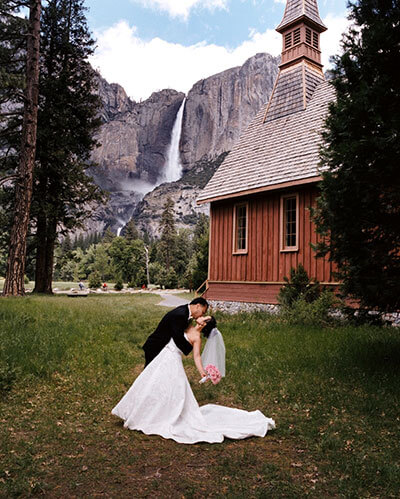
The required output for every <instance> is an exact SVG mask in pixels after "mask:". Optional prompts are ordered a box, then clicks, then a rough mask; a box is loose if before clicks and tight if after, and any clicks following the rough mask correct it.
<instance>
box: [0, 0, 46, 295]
mask: <svg viewBox="0 0 400 499" xmlns="http://www.w3.org/2000/svg"><path fill="white" fill-rule="evenodd" d="M41 8H42V5H41V1H40V0H30V2H29V28H28V36H27V37H26V38H27V43H26V83H25V90H24V114H23V120H22V131H21V145H20V149H19V157H18V168H17V172H16V189H15V204H14V214H13V223H12V227H11V235H10V249H9V253H8V260H7V270H6V280H5V283H4V289H3V294H4V295H5V296H22V295H24V294H25V283H24V278H25V263H26V247H27V236H28V226H29V216H30V208H31V200H32V187H33V168H34V165H35V154H36V134H37V122H38V120H37V115H38V83H39V51H40V47H39V46H40V43H39V42H40V13H41ZM17 36H18V34H17ZM21 56H22V54H21ZM2 76H4V75H2ZM5 79H6V80H7V81H8V82H9V81H10V79H9V77H7V76H6V77H5Z"/></svg>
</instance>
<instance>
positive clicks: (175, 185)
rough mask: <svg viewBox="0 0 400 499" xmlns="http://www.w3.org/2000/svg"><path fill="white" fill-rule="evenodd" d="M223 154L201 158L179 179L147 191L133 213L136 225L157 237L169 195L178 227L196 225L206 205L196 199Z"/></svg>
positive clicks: (206, 207)
mask: <svg viewBox="0 0 400 499" xmlns="http://www.w3.org/2000/svg"><path fill="white" fill-rule="evenodd" d="M226 155H227V153H222V154H220V155H219V156H218V157H217V158H216V159H214V160H206V159H203V160H200V161H198V162H197V163H195V164H194V165H192V168H191V169H190V170H188V171H187V172H185V173H184V174H183V176H182V178H181V179H179V180H177V181H176V182H169V183H165V184H161V185H159V186H158V187H156V188H155V189H154V190H153V191H152V192H150V193H148V194H146V195H145V196H144V198H143V200H142V201H140V202H139V203H138V205H137V207H136V209H135V211H134V213H133V218H134V220H135V222H136V226H137V228H138V229H139V230H141V231H142V232H147V233H148V234H149V236H150V237H152V238H157V237H159V235H160V231H159V223H160V220H161V215H162V212H163V211H164V206H165V203H166V201H167V199H168V198H171V199H172V201H173V202H174V203H175V219H176V227H177V228H178V229H180V228H187V227H191V226H193V225H195V224H196V222H197V219H198V216H199V214H200V213H204V214H206V215H208V214H209V206H208V205H207V204H205V205H201V206H198V205H197V203H196V200H197V197H198V196H199V194H200V192H201V190H202V189H203V187H204V186H205V185H206V184H207V182H208V181H209V180H210V178H211V177H212V175H213V174H214V172H215V171H216V169H217V168H218V167H219V165H220V164H221V163H222V161H223V160H224V159H225V157H226Z"/></svg>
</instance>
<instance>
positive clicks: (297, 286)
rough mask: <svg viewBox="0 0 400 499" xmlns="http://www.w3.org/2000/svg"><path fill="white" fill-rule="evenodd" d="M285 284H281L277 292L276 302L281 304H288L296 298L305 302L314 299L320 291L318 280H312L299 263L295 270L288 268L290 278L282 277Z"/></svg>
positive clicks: (310, 301)
mask: <svg viewBox="0 0 400 499" xmlns="http://www.w3.org/2000/svg"><path fill="white" fill-rule="evenodd" d="M283 279H284V281H285V282H286V284H284V285H283V286H282V288H281V289H280V291H279V294H278V302H279V304H280V305H283V306H290V305H292V304H293V303H294V302H295V301H296V300H299V299H303V300H304V301H305V302H306V303H312V302H313V301H315V300H316V299H317V298H318V296H319V295H320V293H321V285H320V284H319V282H318V281H315V282H312V280H311V279H310V278H309V277H308V274H307V272H306V270H305V268H304V267H303V265H302V264H301V263H300V264H299V266H298V267H297V270H296V269H294V268H293V267H292V268H291V269H290V278H289V279H288V278H287V277H286V276H285V277H284V278H283Z"/></svg>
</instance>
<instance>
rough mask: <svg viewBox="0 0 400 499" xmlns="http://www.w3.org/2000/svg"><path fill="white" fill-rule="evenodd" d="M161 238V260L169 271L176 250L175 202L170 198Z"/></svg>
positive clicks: (165, 211)
mask: <svg viewBox="0 0 400 499" xmlns="http://www.w3.org/2000/svg"><path fill="white" fill-rule="evenodd" d="M160 229H161V238H160V243H159V251H160V254H161V259H162V260H163V263H164V264H165V268H166V270H167V271H168V270H169V268H170V266H171V265H172V264H173V259H174V257H175V250H176V227H175V218H174V202H173V201H172V199H171V198H168V199H167V200H166V202H165V205H164V211H163V213H162V216H161V223H160Z"/></svg>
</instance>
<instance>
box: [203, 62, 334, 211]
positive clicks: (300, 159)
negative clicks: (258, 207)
mask: <svg viewBox="0 0 400 499" xmlns="http://www.w3.org/2000/svg"><path fill="white" fill-rule="evenodd" d="M304 64H306V63H304ZM311 71H312V70H311V69H310V72H311ZM311 80H312V76H310V80H309V81H311ZM334 98H335V93H334V88H333V87H332V85H330V83H328V82H325V81H324V82H322V83H320V84H319V85H318V86H317V88H316V89H315V91H314V94H313V96H312V97H311V99H310V101H309V102H308V104H307V107H306V109H305V110H303V111H300V112H295V113H293V114H290V115H288V116H284V117H281V118H277V119H275V120H272V121H270V122H267V123H264V122H263V120H264V115H265V109H263V110H261V111H260V112H259V113H258V115H257V116H256V118H255V119H254V121H253V122H252V123H251V125H250V126H249V128H248V129H247V131H246V132H245V133H244V135H243V136H242V138H241V140H240V141H239V143H238V144H237V145H236V146H235V147H234V148H233V149H232V151H231V152H230V153H229V154H228V156H227V157H226V159H225V160H224V162H223V163H222V165H221V166H220V167H219V168H218V170H217V171H216V172H215V174H214V176H213V177H212V178H211V180H210V181H209V183H208V184H207V186H206V187H205V188H204V190H203V191H202V192H201V194H200V196H199V198H198V202H200V203H201V202H208V201H213V200H215V199H218V198H221V197H224V196H229V197H235V196H238V195H240V193H241V192H248V191H255V190H257V189H262V188H265V187H268V186H275V185H278V184H282V183H285V182H291V181H292V182H293V181H299V180H303V181H304V179H307V178H313V177H314V178H315V177H318V176H319V175H320V158H319V148H320V145H321V141H322V139H321V130H322V128H323V123H324V119H325V117H326V114H327V111H328V105H329V103H330V102H331V101H332V100H334Z"/></svg>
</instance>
